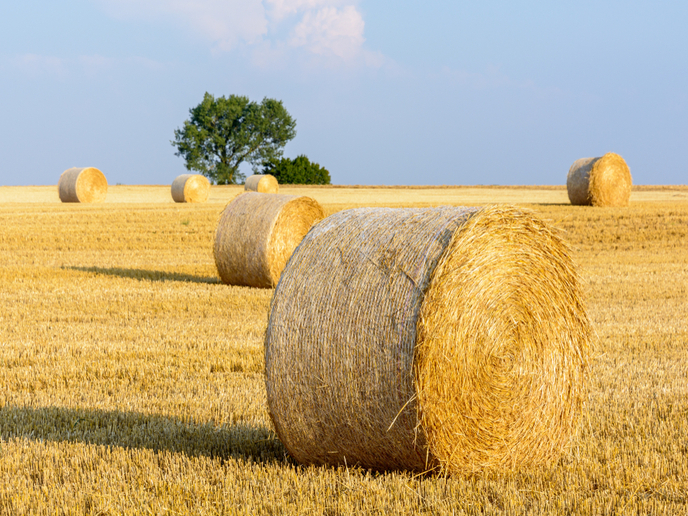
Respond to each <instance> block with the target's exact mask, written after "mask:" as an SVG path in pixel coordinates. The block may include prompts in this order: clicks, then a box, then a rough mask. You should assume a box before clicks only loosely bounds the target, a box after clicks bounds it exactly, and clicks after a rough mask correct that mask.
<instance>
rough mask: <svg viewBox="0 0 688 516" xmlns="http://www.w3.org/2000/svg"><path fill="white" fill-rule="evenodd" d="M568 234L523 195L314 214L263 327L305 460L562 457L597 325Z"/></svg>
mask: <svg viewBox="0 0 688 516" xmlns="http://www.w3.org/2000/svg"><path fill="white" fill-rule="evenodd" d="M580 295H581V294H580V287H579V280H578V277H577V273H576V271H575V268H574V265H573V263H572V261H571V258H570V256H569V251H568V248H567V246H566V244H565V243H564V242H563V241H562V240H561V239H560V238H559V237H558V236H557V235H555V234H554V233H553V231H552V230H551V229H550V228H549V227H548V225H547V224H545V223H544V222H543V221H542V220H540V219H538V218H537V217H536V216H535V215H534V214H533V213H532V212H530V211H525V210H521V209H518V208H515V207H508V206H501V207H500V206H497V207H487V208H462V207H458V208H457V207H447V206H445V207H440V208H429V209H389V208H361V209H353V210H346V211H342V212H339V213H336V214H334V215H332V216H330V217H328V218H327V219H325V220H323V221H322V222H320V223H318V224H316V225H315V226H314V227H313V229H311V231H310V232H309V233H308V235H307V236H306V237H305V238H304V240H303V242H302V243H301V245H300V246H299V247H298V248H297V249H296V251H295V252H294V254H293V256H292V257H291V260H290V261H289V263H288V265H287V267H286V268H285V270H284V272H283V273H282V278H281V279H280V282H279V285H278V286H277V289H276V290H275V293H274V297H273V300H272V305H271V313H270V319H269V323H268V328H267V332H266V337H265V367H266V386H267V399H268V408H269V412H270V416H271V418H272V420H273V423H274V425H275V429H276V431H277V434H278V435H279V438H280V439H281V441H282V442H283V443H284V445H285V446H286V448H287V449H288V450H289V452H290V453H291V455H292V456H293V457H294V458H295V459H296V460H298V461H299V462H301V463H305V464H318V465H322V464H329V465H344V464H348V465H349V466H352V465H359V466H361V467H364V468H371V469H375V470H387V469H410V470H416V471H428V470H433V469H434V470H438V471H445V472H449V473H472V472H478V471H489V470H493V471H503V470H513V469H515V468H521V467H530V466H534V465H539V464H543V463H547V462H550V461H551V460H554V459H555V458H556V457H558V456H559V455H560V454H561V453H562V451H563V450H564V449H565V448H566V445H567V442H568V441H569V438H570V436H571V435H572V432H573V431H574V429H575V426H576V421H577V418H578V415H579V412H580V408H581V404H582V400H583V396H584V391H585V381H586V374H587V373H586V371H587V358H586V357H587V352H588V346H589V338H590V329H589V323H588V319H587V315H586V313H585V310H584V308H583V305H582V302H581V298H580Z"/></svg>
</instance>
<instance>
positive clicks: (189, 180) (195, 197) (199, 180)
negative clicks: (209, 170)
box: [172, 174, 210, 202]
mask: <svg viewBox="0 0 688 516" xmlns="http://www.w3.org/2000/svg"><path fill="white" fill-rule="evenodd" d="M209 194H210V181H208V179H207V178H206V177H205V176H202V175H200V174H182V175H180V176H177V178H176V179H175V180H174V181H173V182H172V199H173V200H174V202H205V201H207V200H208V195H209Z"/></svg>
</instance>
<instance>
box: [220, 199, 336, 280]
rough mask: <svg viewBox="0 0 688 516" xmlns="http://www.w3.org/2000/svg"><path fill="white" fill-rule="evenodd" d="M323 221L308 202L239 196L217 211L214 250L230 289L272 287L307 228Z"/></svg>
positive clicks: (321, 214)
mask: <svg viewBox="0 0 688 516" xmlns="http://www.w3.org/2000/svg"><path fill="white" fill-rule="evenodd" d="M324 216H325V213H324V212H323V209H322V208H321V206H320V204H318V203H317V201H315V200H313V199H311V198H310V197H303V196H296V195H281V194H264V193H258V192H244V193H241V194H239V195H238V196H237V197H235V198H234V200H232V201H231V202H230V203H229V204H228V205H227V207H226V208H225V209H224V211H223V212H222V215H221V216H220V220H219V222H218V224H217V230H216V232H215V245H214V247H213V251H214V255H215V264H216V265H217V271H218V273H219V274H220V278H221V279H222V281H223V282H224V283H227V284H229V285H245V286H249V287H263V288H272V287H274V286H275V285H277V282H278V281H279V278H280V275H281V274H282V270H283V269H284V266H285V265H286V263H287V261H288V260H289V257H290V256H291V254H292V252H293V251H294V249H295V248H296V246H298V245H299V243H300V242H301V240H303V237H304V235H305V234H306V233H308V230H309V229H310V228H311V226H312V225H313V224H314V223H315V222H317V221H319V220H321V219H322V218H323V217H324Z"/></svg>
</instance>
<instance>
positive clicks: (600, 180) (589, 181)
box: [566, 152, 633, 206]
mask: <svg viewBox="0 0 688 516" xmlns="http://www.w3.org/2000/svg"><path fill="white" fill-rule="evenodd" d="M632 185H633V180H632V178H631V171H630V169H629V168H628V165H627V164H626V162H625V161H624V159H623V158H622V157H621V156H619V155H618V154H614V153H613V152H608V153H607V154H605V155H604V156H602V157H601V158H581V159H579V160H576V161H574V162H573V165H571V168H570V169H569V173H568V176H567V178H566V190H567V191H568V194H569V200H570V201H571V204H575V205H587V206H628V201H629V199H630V198H631V187H632Z"/></svg>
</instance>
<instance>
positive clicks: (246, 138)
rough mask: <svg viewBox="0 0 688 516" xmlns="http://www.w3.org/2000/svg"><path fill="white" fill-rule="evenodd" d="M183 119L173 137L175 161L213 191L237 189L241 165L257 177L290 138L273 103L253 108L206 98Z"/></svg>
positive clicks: (243, 101) (292, 128) (291, 123)
mask: <svg viewBox="0 0 688 516" xmlns="http://www.w3.org/2000/svg"><path fill="white" fill-rule="evenodd" d="M189 113H190V115H191V118H190V119H189V120H186V121H185V122H184V126H183V127H182V128H181V129H175V131H174V136H175V139H174V140H172V141H171V143H172V145H173V146H175V147H176V148H177V152H175V155H177V156H181V157H182V158H184V159H185V160H186V168H187V169H188V170H194V171H197V172H199V173H201V174H203V175H204V176H206V177H208V179H210V180H211V181H212V182H214V183H216V184H219V185H227V184H236V183H240V182H241V181H242V180H243V179H244V175H243V174H242V173H241V172H239V165H240V164H241V163H243V162H244V161H245V162H247V163H250V164H251V165H252V167H253V170H254V171H257V170H258V167H259V166H261V165H265V164H267V163H269V162H272V161H276V160H279V159H280V158H281V157H282V151H283V148H284V146H285V145H286V144H287V142H288V141H289V140H291V139H292V138H294V136H296V120H294V119H293V118H292V117H291V115H290V114H289V113H288V112H287V110H286V109H285V108H284V106H283V105H282V102H281V101H278V100H274V99H268V98H264V99H263V101H262V102H261V103H260V104H258V103H257V102H251V101H249V100H248V97H241V96H238V95H230V96H229V98H225V97H218V98H215V97H213V96H212V95H211V94H210V93H206V94H205V95H204V96H203V102H201V103H200V104H199V105H198V106H196V107H194V108H191V109H190V110H189Z"/></svg>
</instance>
